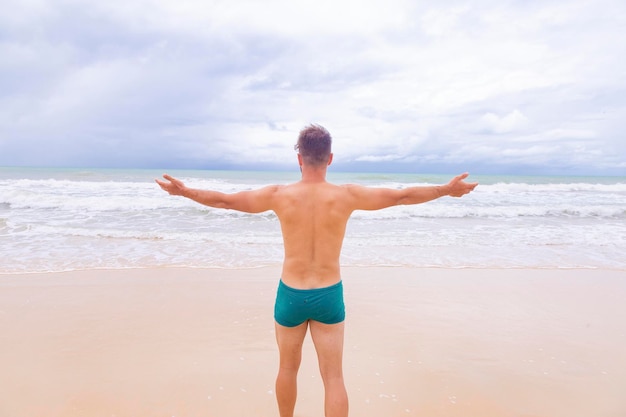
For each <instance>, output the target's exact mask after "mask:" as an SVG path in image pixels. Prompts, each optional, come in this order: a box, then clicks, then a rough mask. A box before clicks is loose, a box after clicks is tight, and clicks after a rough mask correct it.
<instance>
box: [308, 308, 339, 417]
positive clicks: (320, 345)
mask: <svg viewBox="0 0 626 417" xmlns="http://www.w3.org/2000/svg"><path fill="white" fill-rule="evenodd" d="M309 325H310V328H311V338H312V339H313V343H314V344H315V350H316V352H317V359H318V361H319V366H320V373H321V375H322V380H323V381H324V392H325V400H324V413H325V415H326V417H347V416H348V394H347V393H346V387H345V384H344V382H343V333H344V327H345V326H344V322H341V323H337V324H324V323H320V322H317V321H313V320H311V321H310V324H309Z"/></svg>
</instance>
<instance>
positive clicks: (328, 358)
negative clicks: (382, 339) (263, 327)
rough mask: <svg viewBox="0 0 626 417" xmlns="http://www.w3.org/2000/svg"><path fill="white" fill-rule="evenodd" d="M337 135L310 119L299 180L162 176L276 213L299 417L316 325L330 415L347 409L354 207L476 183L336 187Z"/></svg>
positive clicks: (282, 396) (290, 400)
mask: <svg viewBox="0 0 626 417" xmlns="http://www.w3.org/2000/svg"><path fill="white" fill-rule="evenodd" d="M331 141H332V139H331V136H330V134H329V133H328V131H327V130H326V129H324V128H323V127H321V126H319V125H310V126H308V127H306V128H304V129H303V130H302V131H301V132H300V135H299V137H298V143H297V145H296V146H295V149H296V150H298V151H299V153H298V163H299V164H300V169H301V171H302V179H301V180H300V181H299V182H296V183H294V184H289V185H270V186H267V187H264V188H260V189H257V190H252V191H242V192H238V193H233V194H224V193H221V192H217V191H211V190H198V189H191V188H187V187H186V186H185V185H184V184H183V183H182V182H181V181H179V180H177V179H175V178H172V177H171V176H169V175H167V174H166V175H163V177H164V178H165V179H166V180H167V181H159V180H156V181H157V183H158V184H159V185H160V186H161V188H163V190H165V191H167V192H168V193H169V194H171V195H180V196H183V197H187V198H190V199H191V200H194V201H196V202H198V203H201V204H204V205H207V206H211V207H217V208H224V209H231V210H238V211H242V212H246V213H260V212H264V211H267V210H273V211H274V212H275V213H276V216H277V217H278V219H279V221H280V226H281V230H282V235H283V243H284V251H285V255H284V261H283V268H282V275H281V279H280V282H279V286H278V291H277V295H276V304H275V307H274V318H275V320H276V341H277V343H278V350H279V353H280V366H279V370H278V376H277V378H276V398H277V402H278V409H279V413H280V416H281V417H293V413H294V408H295V404H296V393H297V386H296V382H297V374H298V369H299V367H300V360H301V354H302V344H303V341H304V337H305V336H306V333H307V330H310V331H311V338H312V339H313V344H314V346H315V350H316V352H317V356H318V361H319V369H320V373H321V376H322V380H323V383H324V392H325V402H324V410H325V415H326V417H346V416H347V415H348V397H347V394H346V389H345V386H344V379H343V368H342V363H343V340H344V318H345V312H344V303H343V287H342V281H341V273H340V267H339V257H340V252H341V247H342V243H343V238H344V234H345V230H346V224H347V222H348V219H349V217H350V215H351V214H352V212H353V211H355V210H379V209H383V208H386V207H390V206H395V205H400V204H419V203H425V202H427V201H430V200H434V199H437V198H439V197H443V196H445V195H448V196H452V197H461V196H463V195H465V194H467V193H469V192H470V191H472V190H473V189H474V188H475V187H476V185H477V183H466V182H464V181H463V180H464V179H465V178H467V176H468V174H462V175H459V176H457V177H455V178H453V179H452V180H451V181H450V182H449V183H448V184H446V185H441V186H423V187H410V188H405V189H399V190H398V189H389V188H370V187H363V186H359V185H334V184H331V183H329V182H327V181H326V171H327V168H328V166H329V165H330V164H331V162H332V160H333V154H332V153H331Z"/></svg>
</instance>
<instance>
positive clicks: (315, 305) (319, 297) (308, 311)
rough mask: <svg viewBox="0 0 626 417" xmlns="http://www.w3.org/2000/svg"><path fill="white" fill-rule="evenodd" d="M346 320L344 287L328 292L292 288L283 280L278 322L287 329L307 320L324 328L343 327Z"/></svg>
mask: <svg viewBox="0 0 626 417" xmlns="http://www.w3.org/2000/svg"><path fill="white" fill-rule="evenodd" d="M345 318H346V310H345V306H344V303H343V283H342V282H341V281H339V282H338V283H336V284H334V285H331V286H330V287H324V288H313V289H309V290H303V289H298V288H292V287H289V286H287V285H285V284H284V283H283V281H282V280H281V281H280V283H279V284H278V291H277V292H276V304H275V305H274V319H275V320H276V322H277V323H278V324H280V325H281V326H285V327H295V326H298V325H300V324H302V323H304V322H305V321H307V320H315V321H319V322H321V323H324V324H336V323H341V322H342V321H344V319H345Z"/></svg>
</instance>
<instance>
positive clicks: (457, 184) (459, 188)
mask: <svg viewBox="0 0 626 417" xmlns="http://www.w3.org/2000/svg"><path fill="white" fill-rule="evenodd" d="M468 176H469V174H468V173H467V172H466V173H464V174H461V175H457V176H456V177H454V178H452V179H451V180H450V182H449V183H448V184H447V185H444V190H445V192H446V194H447V195H449V196H450V197H462V196H464V195H465V194H469V193H470V192H471V191H473V190H474V188H476V186H477V185H478V183H477V182H465V181H463V180H464V179H465V178H467V177H468Z"/></svg>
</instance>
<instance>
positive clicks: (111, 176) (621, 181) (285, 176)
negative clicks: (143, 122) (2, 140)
mask: <svg viewBox="0 0 626 417" xmlns="http://www.w3.org/2000/svg"><path fill="white" fill-rule="evenodd" d="M161 174H162V171H151V170H98V169H49V168H45V169H43V168H42V169H35V168H0V254H1V256H0V273H16V272H42V271H65V270H80V269H89V268H140V267H163V266H186V267H198V268H202V267H216V268H248V267H259V266H269V265H279V264H280V263H281V261H282V257H283V251H282V238H281V234H280V226H279V223H278V220H277V218H276V216H275V215H274V213H272V212H265V213H261V214H245V213H239V212H236V211H231V210H219V209H214V208H210V207H205V206H202V205H200V204H197V203H195V202H193V201H190V200H187V199H185V198H181V197H172V196H169V195H168V194H167V193H165V192H163V191H162V190H161V189H160V188H159V187H158V185H157V184H155V182H154V178H157V177H160V176H161ZM170 174H172V175H174V176H176V177H178V178H180V179H182V180H183V181H185V182H186V184H187V185H188V186H191V187H197V188H205V189H214V190H218V191H223V192H228V193H230V192H237V191H241V190H250V189H254V188H258V187H262V186H264V185H268V184H287V183H290V182H293V181H297V180H298V179H299V172H297V171H294V172H242V171H184V170H178V171H176V170H175V171H172V172H170ZM450 177H451V176H440V175H420V174H375V173H335V172H332V171H331V172H330V173H329V180H330V181H332V182H335V183H339V184H341V183H356V184H361V185H365V186H372V187H391V188H402V187H409V186H414V185H432V184H444V183H446V182H447V181H448V180H449V179H450ZM469 180H471V181H478V182H479V183H480V185H479V186H478V187H477V188H476V190H475V191H474V192H473V193H471V194H470V195H467V196H465V197H463V198H460V199H457V198H451V197H444V198H441V199H438V200H435V201H432V202H429V203H425V204H420V205H414V206H398V207H392V208H388V209H384V210H380V211H357V212H355V213H354V214H353V216H352V218H351V220H350V222H349V224H348V228H347V232H346V238H345V241H344V250H343V253H342V258H341V261H342V264H343V265H346V266H375V265H376V266H383V265H385V266H410V267H449V268H465V267H470V268H471V267H474V268H611V269H620V270H622V269H623V270H626V177H521V176H517V177H515V176H470V178H469Z"/></svg>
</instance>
